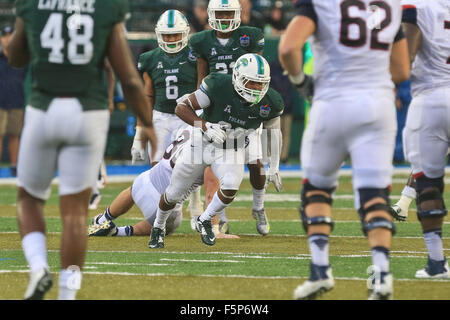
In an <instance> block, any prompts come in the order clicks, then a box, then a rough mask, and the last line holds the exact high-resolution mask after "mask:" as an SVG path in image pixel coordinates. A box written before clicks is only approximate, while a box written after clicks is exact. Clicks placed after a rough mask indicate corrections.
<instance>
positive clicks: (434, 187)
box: [416, 175, 447, 220]
mask: <svg viewBox="0 0 450 320" xmlns="http://www.w3.org/2000/svg"><path fill="white" fill-rule="evenodd" d="M425 189H427V190H425ZM416 191H417V197H416V205H417V218H418V219H419V220H421V219H422V218H430V217H444V216H446V215H447V209H446V208H445V203H444V198H443V196H442V193H443V192H444V177H440V178H435V179H432V178H428V177H426V176H425V175H422V176H420V177H419V178H417V179H416ZM428 200H435V201H436V208H432V209H429V210H422V208H421V205H420V204H421V203H422V202H424V201H428Z"/></svg>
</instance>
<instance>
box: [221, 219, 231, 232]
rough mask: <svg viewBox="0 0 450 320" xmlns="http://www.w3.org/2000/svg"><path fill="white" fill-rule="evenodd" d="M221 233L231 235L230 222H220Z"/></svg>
mask: <svg viewBox="0 0 450 320" xmlns="http://www.w3.org/2000/svg"><path fill="white" fill-rule="evenodd" d="M219 232H221V233H224V234H230V224H229V223H228V221H223V220H219Z"/></svg>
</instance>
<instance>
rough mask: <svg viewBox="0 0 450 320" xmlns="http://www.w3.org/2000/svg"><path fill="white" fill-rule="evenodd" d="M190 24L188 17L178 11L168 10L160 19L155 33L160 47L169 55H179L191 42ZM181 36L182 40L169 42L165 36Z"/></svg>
mask: <svg viewBox="0 0 450 320" xmlns="http://www.w3.org/2000/svg"><path fill="white" fill-rule="evenodd" d="M189 31H190V28H189V23H188V21H187V19H186V17H185V16H184V15H183V14H182V13H181V12H180V11H178V10H167V11H165V12H164V13H163V14H162V15H161V16H160V17H159V19H158V22H157V23H156V28H155V33H156V37H157V39H158V45H159V47H160V48H161V49H163V50H164V51H165V52H167V53H177V52H179V51H181V50H182V49H183V48H184V47H186V46H187V44H188V40H189ZM177 33H180V34H181V40H179V41H174V42H167V41H164V39H163V36H162V35H163V34H177Z"/></svg>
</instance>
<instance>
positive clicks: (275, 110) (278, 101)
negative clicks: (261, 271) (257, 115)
mask: <svg viewBox="0 0 450 320" xmlns="http://www.w3.org/2000/svg"><path fill="white" fill-rule="evenodd" d="M266 97H267V102H268V105H269V107H270V111H269V112H268V113H269V115H268V116H267V119H266V120H265V121H267V120H270V119H273V118H276V117H279V116H281V115H282V114H283V111H284V101H283V98H282V97H281V95H280V94H279V93H278V92H277V91H275V90H274V89H272V88H269V91H267V94H266Z"/></svg>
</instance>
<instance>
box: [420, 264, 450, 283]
mask: <svg viewBox="0 0 450 320" xmlns="http://www.w3.org/2000/svg"><path fill="white" fill-rule="evenodd" d="M436 262H437V263H442V262H440V261H434V263H433V262H431V264H433V267H432V268H430V261H429V262H428V264H427V266H426V267H425V268H424V269H420V270H417V272H416V275H415V277H416V278H418V279H449V278H450V269H449V267H448V262H447V261H446V262H445V264H444V266H443V268H442V264H441V266H440V268H439V269H440V270H437V269H436Z"/></svg>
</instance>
